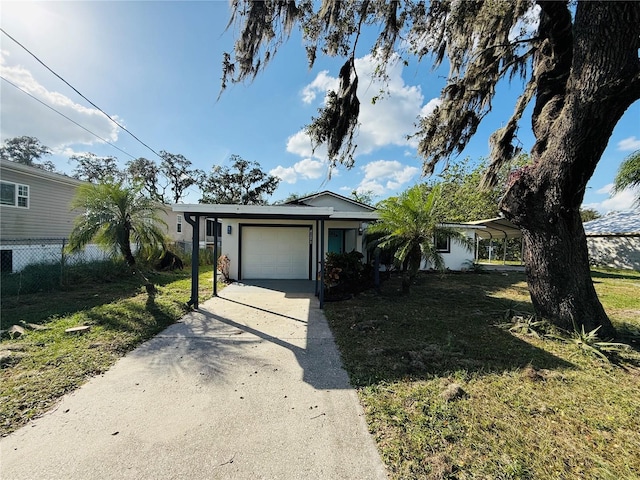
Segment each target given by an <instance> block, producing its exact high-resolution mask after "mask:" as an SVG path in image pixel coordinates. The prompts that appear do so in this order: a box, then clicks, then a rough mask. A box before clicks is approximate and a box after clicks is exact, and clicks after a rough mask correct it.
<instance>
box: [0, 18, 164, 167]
mask: <svg viewBox="0 0 640 480" xmlns="http://www.w3.org/2000/svg"><path fill="white" fill-rule="evenodd" d="M0 31H1V32H2V33H4V34H5V35H6V36H7V37H9V38H10V39H11V40H13V41H14V42H15V43H16V44H18V45H19V46H20V47H21V48H22V49H23V50H24V51H25V52H27V53H28V54H29V55H31V56H32V57H33V58H35V59H36V60H37V61H38V63H40V64H41V65H42V66H43V67H44V68H46V69H47V70H49V71H50V72H51V73H53V74H54V75H55V76H56V77H58V78H59V79H60V80H62V81H63V82H64V83H66V84H67V85H68V86H69V87H70V88H71V89H72V90H73V91H74V92H76V93H77V94H78V95H80V96H81V97H82V98H84V99H85V100H86V101H87V102H89V103H90V104H91V105H92V106H93V107H95V108H97V109H98V110H99V111H100V112H102V113H103V114H104V115H105V116H106V117H107V118H108V119H109V120H111V121H112V122H113V123H115V124H116V125H117V126H118V127H120V128H121V129H122V130H124V131H125V132H127V133H128V134H129V135H131V136H132V137H133V138H134V139H135V140H136V141H137V142H138V143H140V144H142V145H144V146H145V147H146V148H148V149H149V150H151V151H152V152H153V153H154V154H156V155H157V156H158V157H159V158H162V157H161V156H160V154H159V153H158V152H156V151H155V150H154V149H153V148H151V147H150V146H149V145H147V144H146V143H144V142H143V141H142V140H140V139H139V138H138V137H136V136H135V135H134V134H133V133H131V132H130V131H129V130H127V129H126V128H125V127H124V126H122V125H121V124H120V123H118V121H117V120H115V119H113V118H112V117H111V116H110V115H109V114H108V113H107V112H105V111H104V110H102V109H101V108H100V107H99V106H97V105H96V104H95V103H93V102H92V101H91V100H89V99H88V98H87V97H85V96H84V95H83V94H82V93H80V92H79V91H78V89H76V88H75V87H74V86H73V85H71V84H70V83H69V82H67V81H66V80H65V79H64V78H62V77H61V76H60V75H58V74H57V73H56V72H54V71H53V70H52V69H51V68H49V66H48V65H47V64H45V63H44V62H43V61H42V60H40V59H39V58H38V57H37V56H36V55H35V54H34V53H32V52H31V51H30V50H29V49H28V48H27V47H25V46H24V45H22V44H21V43H20V42H19V41H18V40H16V39H15V38H13V37H12V36H11V35H9V34H8V33H7V32H6V31H5V30H4V29H3V28H0ZM74 123H75V122H74ZM118 150H119V149H118Z"/></svg>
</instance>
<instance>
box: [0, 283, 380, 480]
mask: <svg viewBox="0 0 640 480" xmlns="http://www.w3.org/2000/svg"><path fill="white" fill-rule="evenodd" d="M303 284H304V282H303V283H300V282H297V283H294V284H289V285H287V284H286V283H285V282H279V283H272V284H271V285H269V284H266V285H265V284H263V285H262V286H255V285H254V286H249V285H242V284H234V285H230V286H228V287H226V288H225V289H224V290H222V291H221V292H220V297H218V298H214V299H211V300H208V301H207V302H206V303H205V304H204V305H202V306H201V308H200V309H199V310H198V311H196V312H193V313H190V314H188V315H187V316H186V317H185V318H184V319H183V320H182V321H181V322H180V323H177V324H175V325H173V326H171V327H169V328H168V329H166V330H165V331H164V332H162V333H161V334H160V335H158V336H156V337H155V338H153V339H152V340H150V341H149V342H147V343H145V344H144V345H142V346H141V347H140V348H138V349H137V350H135V351H133V352H131V353H130V354H128V355H127V356H126V357H124V358H123V359H121V360H120V361H119V362H118V363H117V364H116V365H115V366H114V367H112V368H111V369H110V370H109V371H108V372H106V373H105V374H104V375H102V376H100V377H96V378H93V379H92V380H90V381H89V382H88V383H87V384H86V385H84V386H83V387H81V388H80V389H78V390H77V391H76V392H74V393H72V394H70V395H67V396H65V397H64V398H63V399H62V401H61V402H60V403H59V405H58V406H57V407H56V408H55V410H54V411H52V412H51V413H48V414H46V415H45V416H43V417H42V418H40V419H38V420H35V421H33V422H31V423H30V424H29V425H27V426H25V427H23V428H21V429H20V430H18V431H16V432H14V433H13V434H11V435H10V436H8V437H6V438H3V439H1V440H0V462H1V466H0V478H1V479H2V480H13V479H29V480H34V479H66V480H70V479H83V480H86V479H194V480H199V479H323V480H325V479H328V480H332V479H367V480H368V479H383V478H387V477H386V473H385V470H384V467H383V464H382V462H381V460H380V457H379V455H378V452H377V450H376V447H375V444H374V441H373V439H372V438H371V436H370V435H369V433H368V432H367V427H366V424H365V421H364V417H363V412H362V409H361V407H360V405H359V404H358V399H357V396H356V393H355V391H354V390H353V389H352V388H351V387H350V385H349V381H348V377H347V374H346V372H345V371H344V370H343V369H342V368H341V362H340V357H339V354H338V352H337V350H336V347H335V344H334V342H333V338H332V335H331V333H330V331H329V329H328V326H327V323H326V320H325V318H324V315H323V313H322V311H321V310H319V309H318V307H317V306H318V302H317V299H316V298H315V297H314V296H313V293H312V288H313V284H312V283H311V282H309V283H308V284H306V285H305V288H300V286H301V285H303ZM265 287H266V288H265ZM310 290H311V291H310Z"/></svg>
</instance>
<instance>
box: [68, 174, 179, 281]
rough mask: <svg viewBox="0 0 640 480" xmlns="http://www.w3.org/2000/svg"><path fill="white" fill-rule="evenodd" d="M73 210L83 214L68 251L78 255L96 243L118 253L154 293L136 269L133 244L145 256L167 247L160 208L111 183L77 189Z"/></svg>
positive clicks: (71, 236) (70, 240) (137, 191)
mask: <svg viewBox="0 0 640 480" xmlns="http://www.w3.org/2000/svg"><path fill="white" fill-rule="evenodd" d="M71 207H72V208H79V209H82V210H83V211H84V213H83V214H82V215H79V216H78V217H76V222H75V225H74V227H73V230H72V232H71V235H70V237H69V245H68V247H67V248H68V251H69V252H71V253H73V252H78V251H80V250H82V249H84V247H85V246H86V245H87V244H89V243H90V242H92V241H95V242H96V243H97V244H98V245H100V246H102V247H104V248H106V249H110V250H113V251H114V252H119V253H120V254H122V256H123V257H124V259H125V261H126V262H127V265H129V267H130V268H131V270H132V272H133V273H139V274H140V276H141V277H142V278H143V280H144V281H145V284H146V287H147V291H148V292H149V293H151V292H153V291H154V290H155V289H154V288H153V285H151V284H150V283H149V281H148V280H147V278H146V277H145V276H144V275H143V274H142V272H140V270H139V269H138V268H137V263H136V258H135V255H134V253H133V249H132V248H131V243H132V242H133V243H135V245H136V246H137V249H136V250H137V251H138V252H146V253H150V252H152V251H157V249H158V247H160V246H162V245H163V244H164V233H163V231H162V229H161V228H160V226H161V225H164V226H166V224H165V222H164V221H163V220H162V219H161V218H160V217H159V215H158V214H159V211H160V210H159V207H158V205H157V204H156V203H154V202H153V201H152V200H151V199H149V198H147V197H144V196H143V195H141V194H140V190H139V189H136V188H127V187H126V186H124V185H123V184H122V182H114V181H111V182H104V183H100V184H96V185H93V184H91V185H82V186H80V187H78V192H77V194H76V196H75V198H74V199H73V201H72V202H71Z"/></svg>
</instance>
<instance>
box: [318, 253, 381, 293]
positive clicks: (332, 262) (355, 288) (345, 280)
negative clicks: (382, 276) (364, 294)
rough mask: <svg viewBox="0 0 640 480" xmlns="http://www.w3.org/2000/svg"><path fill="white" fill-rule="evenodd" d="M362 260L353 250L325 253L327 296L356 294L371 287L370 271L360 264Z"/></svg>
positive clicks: (371, 275) (361, 256) (359, 254)
mask: <svg viewBox="0 0 640 480" xmlns="http://www.w3.org/2000/svg"><path fill="white" fill-rule="evenodd" d="M363 258H364V256H363V255H362V253H360V252H356V251H355V250H353V251H351V252H346V253H333V252H329V253H327V258H326V261H325V267H324V286H325V289H326V290H325V291H326V293H327V294H328V295H329V296H331V295H341V294H346V293H358V292H361V291H363V290H366V289H368V288H370V287H371V286H372V278H373V274H372V270H371V268H370V267H368V266H367V265H365V264H363V263H362V259H363Z"/></svg>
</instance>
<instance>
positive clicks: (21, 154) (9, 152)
mask: <svg viewBox="0 0 640 480" xmlns="http://www.w3.org/2000/svg"><path fill="white" fill-rule="evenodd" d="M45 155H51V149H49V147H45V146H44V145H42V144H41V143H40V140H38V139H37V138H35V137H28V136H22V137H14V138H10V139H8V140H6V141H5V142H4V143H3V144H2V146H1V147H0V158H2V159H3V160H9V161H11V162H16V163H21V164H23V165H29V166H30V167H37V168H41V169H42V170H47V171H49V172H55V171H56V167H55V165H54V164H53V162H51V161H50V160H44V161H42V162H38V161H37V160H40V159H41V158H42V157H43V156H45Z"/></svg>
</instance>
